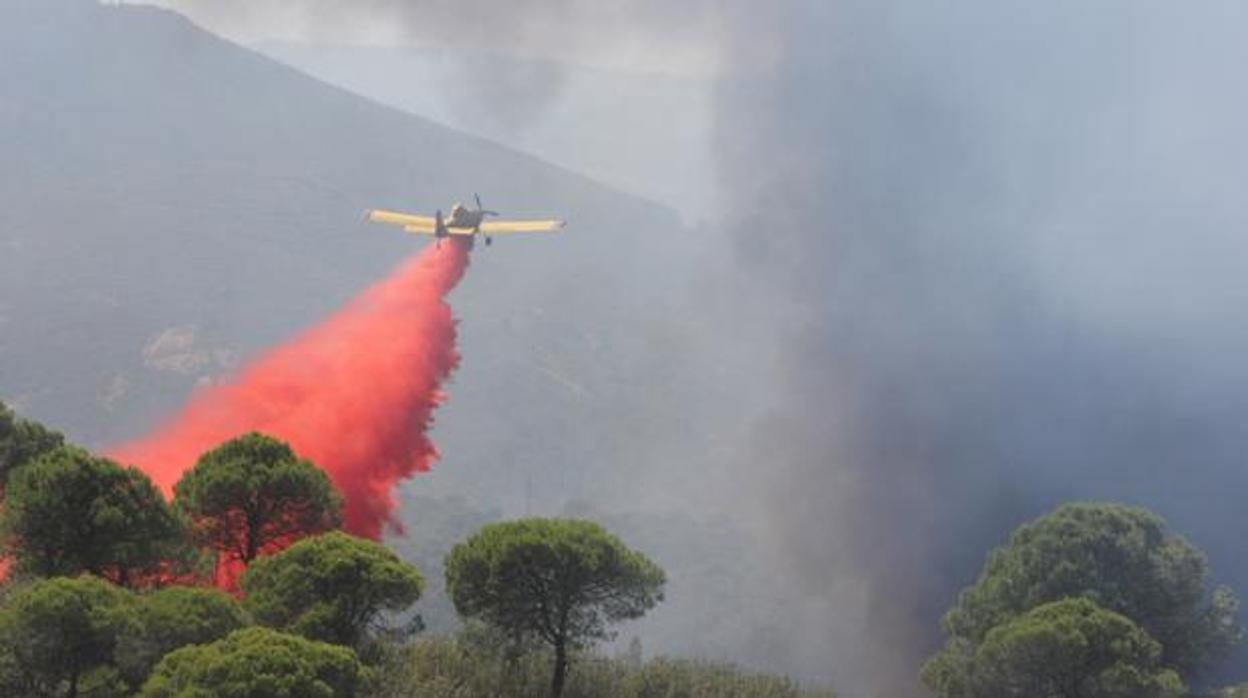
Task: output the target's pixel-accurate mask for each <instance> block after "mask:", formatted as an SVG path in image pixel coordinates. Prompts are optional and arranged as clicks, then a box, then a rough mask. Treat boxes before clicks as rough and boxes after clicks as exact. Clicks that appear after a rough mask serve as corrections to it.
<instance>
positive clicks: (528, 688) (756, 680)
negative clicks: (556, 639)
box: [373, 632, 835, 698]
mask: <svg viewBox="0 0 1248 698" xmlns="http://www.w3.org/2000/svg"><path fill="white" fill-rule="evenodd" d="M472 635H473V634H472V633H471V632H467V633H464V634H461V635H460V636H458V637H455V638H447V637H430V638H423V639H421V640H418V641H417V642H415V643H414V644H412V645H411V646H408V647H404V648H401V649H400V650H399V651H398V652H396V653H395V655H394V656H392V657H391V658H390V659H389V661H387V662H386V663H385V664H383V665H382V666H381V667H380V669H379V671H378V684H377V686H376V688H375V693H373V695H374V696H376V697H377V698H487V697H488V698H493V697H496V696H506V697H507V698H546V697H547V696H549V695H550V661H551V658H550V656H549V652H548V651H547V652H528V653H524V654H521V655H518V656H517V655H514V654H512V653H510V652H508V651H505V650H500V649H498V648H491V647H489V646H482V645H481V644H480V643H479V642H476V641H475V640H474V639H473V638H472ZM564 696H565V698H653V697H656V696H662V697H664V698H725V697H730V698H835V696H834V694H833V693H831V692H826V691H810V690H803V689H802V688H801V687H800V686H799V685H798V684H796V683H795V682H793V681H790V680H788V679H784V678H778V677H774V676H766V675H759V674H751V673H749V672H745V671H743V670H741V669H738V668H736V667H733V666H729V665H723V664H714V663H710V662H699V661H683V660H673V659H655V660H652V661H649V662H644V663H643V662H641V661H640V658H639V657H630V658H614V659H609V658H605V657H601V656H586V657H585V658H583V659H582V660H581V661H578V662H576V663H575V664H574V665H573V666H572V667H571V669H570V670H569V672H568V677H567V684H566V686H565V687H564Z"/></svg>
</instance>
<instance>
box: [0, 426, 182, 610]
mask: <svg viewBox="0 0 1248 698" xmlns="http://www.w3.org/2000/svg"><path fill="white" fill-rule="evenodd" d="M0 530H2V531H3V533H4V539H5V547H6V551H7V554H8V556H9V557H11V558H12V559H13V560H14V562H15V566H14V572H15V573H16V574H18V575H20V576H38V577H52V576H57V575H65V576H71V575H76V574H80V573H82V572H88V573H91V574H93V575H96V576H99V577H104V578H107V579H109V580H111V581H113V582H116V583H118V584H121V585H123V586H132V585H142V584H145V583H147V582H149V581H150V579H151V578H152V577H153V576H154V575H157V574H159V573H162V572H167V571H169V566H170V564H171V563H175V562H176V563H187V562H188V561H189V550H188V549H187V548H186V546H185V542H186V541H185V535H184V527H183V524H182V522H181V520H180V519H179V518H178V517H177V516H176V515H175V514H174V512H173V510H172V509H171V508H170V507H169V505H168V504H167V503H166V502H165V500H164V498H163V497H162V496H161V495H160V492H159V491H157V489H156V487H155V486H154V485H153V484H152V482H151V480H149V479H148V478H147V476H146V475H144V474H143V473H141V472H139V471H138V470H135V469H134V468H122V467H120V466H118V465H117V464H115V463H113V462H112V461H110V460H107V459H104V458H97V457H95V456H92V455H91V454H89V453H87V452H86V451H84V450H82V449H80V448H76V447H73V446H61V447H58V448H56V449H55V450H52V451H49V452H47V453H44V454H43V455H41V456H39V457H38V458H36V459H35V460H34V461H31V462H28V463H26V464H24V465H22V466H21V467H19V468H17V469H16V470H15V471H13V473H12V474H11V475H10V478H9V483H8V492H7V496H6V499H5V505H4V510H3V514H0Z"/></svg>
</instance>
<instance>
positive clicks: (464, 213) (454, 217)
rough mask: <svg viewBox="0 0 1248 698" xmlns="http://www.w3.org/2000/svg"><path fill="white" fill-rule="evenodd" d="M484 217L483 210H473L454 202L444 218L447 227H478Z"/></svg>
mask: <svg viewBox="0 0 1248 698" xmlns="http://www.w3.org/2000/svg"><path fill="white" fill-rule="evenodd" d="M484 218H485V211H481V210H476V211H473V210H472V209H469V208H467V207H465V206H464V205H463V204H455V205H454V206H452V207H451V215H450V216H449V217H448V218H447V219H446V226H447V227H448V228H478V227H480V226H481V221H482V220H483V219H484Z"/></svg>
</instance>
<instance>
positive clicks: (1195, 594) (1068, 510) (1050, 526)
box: [923, 503, 1241, 698]
mask: <svg viewBox="0 0 1248 698" xmlns="http://www.w3.org/2000/svg"><path fill="white" fill-rule="evenodd" d="M1208 576H1209V571H1208V565H1207V563H1206V561H1205V557H1204V555H1203V554H1202V553H1201V552H1200V551H1199V550H1197V549H1196V548H1195V547H1194V546H1192V545H1191V543H1189V542H1187V541H1186V540H1185V539H1183V538H1181V537H1179V536H1176V535H1173V534H1169V533H1167V532H1166V530H1165V522H1164V521H1162V520H1161V519H1160V518H1159V517H1157V516H1156V515H1154V514H1152V513H1150V512H1148V511H1146V510H1144V509H1139V508H1134V507H1127V506H1122V505H1117V504H1086V503H1079V504H1067V505H1064V506H1062V507H1059V508H1058V509H1057V510H1056V511H1054V512H1053V513H1051V514H1049V515H1047V516H1044V517H1042V518H1040V519H1038V520H1036V521H1034V522H1032V523H1029V524H1026V525H1024V526H1022V527H1020V528H1019V529H1018V530H1017V531H1016V532H1015V533H1014V534H1013V535H1012V536H1011V537H1010V540H1009V543H1008V544H1007V545H1006V546H1004V547H1002V548H999V549H997V550H994V551H993V552H992V553H991V554H990V555H989V557H988V562H987V564H986V565H985V566H984V570H983V572H982V573H981V574H980V577H979V580H978V581H977V582H976V583H975V585H974V586H972V587H970V588H969V589H967V590H965V591H963V592H962V594H961V595H960V596H959V598H958V602H957V604H956V605H955V606H954V608H953V609H952V610H950V611H949V613H948V614H946V616H945V618H944V621H943V625H944V629H945V633H946V635H947V636H948V640H947V642H946V644H945V646H944V648H943V649H942V650H941V651H940V652H939V653H937V654H936V655H935V656H934V657H933V658H932V659H931V660H929V662H928V664H927V665H926V666H925V667H924V669H923V679H924V682H925V683H926V684H927V685H928V686H929V687H930V688H931V689H933V690H934V691H936V693H937V694H938V695H940V696H942V697H943V698H964V697H970V696H996V695H1003V694H1001V693H998V692H996V691H988V692H984V691H981V690H979V689H978V688H977V683H976V677H977V675H978V672H980V671H982V667H980V666H979V662H978V661H977V658H982V657H981V655H980V653H981V651H983V650H984V648H985V647H986V643H987V642H988V640H989V639H992V638H994V635H993V633H994V632H997V631H998V630H999V629H1001V628H1003V627H1014V626H1012V625H1011V624H1012V623H1013V622H1014V621H1015V620H1016V619H1018V618H1019V617H1020V616H1024V615H1025V614H1028V613H1029V612H1030V611H1032V610H1033V609H1037V608H1038V607H1040V606H1043V605H1044V604H1047V603H1050V602H1054V601H1060V600H1063V599H1070V598H1084V599H1088V600H1090V601H1093V602H1095V603H1096V604H1097V605H1098V606H1099V607H1101V608H1102V609H1104V610H1106V611H1112V612H1114V613H1116V614H1121V616H1125V617H1126V618H1127V619H1130V621H1131V622H1133V623H1135V624H1136V625H1137V626H1139V628H1140V629H1141V631H1142V632H1143V633H1145V634H1146V636H1147V637H1148V638H1150V639H1151V640H1153V641H1155V642H1156V643H1157V644H1158V646H1159V647H1160V652H1161V654H1160V657H1159V665H1158V666H1160V667H1164V668H1167V669H1173V670H1174V671H1175V672H1176V673H1177V674H1178V675H1180V676H1183V677H1184V678H1191V677H1192V676H1194V675H1195V674H1196V673H1198V672H1199V671H1200V670H1201V669H1202V668H1204V667H1207V666H1209V665H1210V664H1212V663H1213V662H1215V661H1217V660H1218V659H1220V658H1221V657H1223V656H1224V655H1225V654H1226V653H1227V652H1228V650H1229V649H1230V648H1232V647H1233V646H1234V645H1235V644H1236V643H1237V642H1238V641H1239V639H1240V636H1241V632H1240V628H1239V626H1238V624H1237V622H1236V620H1235V616H1236V613H1237V611H1238V608H1239V602H1238V600H1237V599H1236V597H1235V595H1234V594H1233V593H1232V592H1231V591H1230V590H1229V589H1225V588H1218V589H1215V590H1213V591H1212V592H1210V591H1208V590H1207V588H1206V584H1207V579H1208ZM1046 617H1047V616H1046ZM1036 622H1038V619H1035V618H1031V619H1030V621H1029V623H1028V624H1026V625H1025V626H1024V627H1028V628H1035V627H1037V626H1036ZM1015 629H1016V630H1018V628H1015ZM1020 632H1021V630H1020ZM1002 637H1003V636H1001V635H996V636H995V638H996V640H997V641H998V644H999V642H1000V640H1001V639H1002ZM1004 637H1009V638H1016V637H1017V636H1016V635H1006V636H1004ZM1015 647H1017V645H1015ZM1140 668H1141V670H1142V671H1146V672H1147V671H1152V670H1153V669H1151V668H1145V667H1144V666H1143V665H1140ZM1027 695H1065V694H1061V693H1052V694H1034V693H1032V694H1027ZM1093 695H1118V694H1110V693H1095V694H1093ZM1141 695H1144V694H1141ZM1162 695H1164V694H1162Z"/></svg>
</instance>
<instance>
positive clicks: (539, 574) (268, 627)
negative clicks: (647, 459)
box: [0, 403, 817, 698]
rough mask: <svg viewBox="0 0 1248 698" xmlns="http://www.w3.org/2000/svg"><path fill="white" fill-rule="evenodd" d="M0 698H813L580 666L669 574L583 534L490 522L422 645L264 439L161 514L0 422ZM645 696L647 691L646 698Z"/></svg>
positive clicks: (315, 491) (389, 561)
mask: <svg viewBox="0 0 1248 698" xmlns="http://www.w3.org/2000/svg"><path fill="white" fill-rule="evenodd" d="M0 466H3V467H2V468H0V472H3V475H4V478H3V484H4V499H3V502H2V503H0V534H2V539H0V541H2V543H3V553H4V559H5V560H6V564H7V568H6V576H5V579H4V583H3V595H2V596H0V694H2V695H8V696H30V697H31V698H43V697H48V698H52V697H60V696H65V697H67V698H78V697H79V696H101V697H103V696H143V697H146V698H178V697H183V698H186V697H189V696H222V697H228V698H304V697H323V698H348V697H352V696H393V697H395V698H398V697H400V696H410V697H413V698H414V697H417V696H465V697H470V696H483V697H484V696H494V695H507V696H552V697H553V698H560V697H561V696H585V697H588V696H622V697H623V696H629V697H631V696H638V697H639V698H640V696H650V695H671V696H690V697H694V696H707V697H709V696H717V695H725V694H726V693H731V694H732V695H738V696H742V698H750V697H753V696H758V697H759V698H771V697H782V696H783V697H788V696H792V697H795V698H796V697H799V696H815V695H817V694H815V693H811V692H809V691H805V690H803V689H801V688H800V687H799V686H798V685H796V684H795V683H793V682H790V681H788V680H785V679H782V678H774V677H767V676H761V675H753V674H748V673H745V672H742V671H741V670H739V669H736V668H734V667H731V666H727V665H716V664H710V663H705V662H698V661H679V660H669V659H662V658H659V659H652V660H650V661H643V658H642V657H641V649H640V646H639V645H635V646H634V647H630V651H629V653H628V654H627V655H625V656H620V657H617V658H608V657H606V656H605V655H600V654H597V653H595V651H594V648H595V646H596V645H597V643H599V642H601V641H603V640H607V639H610V638H612V637H614V627H615V626H616V625H617V624H618V623H620V622H621V621H624V620H628V619H634V618H639V617H641V616H642V615H645V614H646V613H647V612H649V611H651V610H652V609H654V608H655V607H656V606H657V605H658V604H659V603H660V602H661V601H662V600H663V595H664V586H665V584H666V575H665V573H664V572H663V570H662V569H661V568H660V567H659V566H658V565H656V564H655V563H654V562H652V561H651V560H650V559H648V558H647V557H646V556H645V555H644V554H643V553H641V552H638V551H635V550H633V549H630V548H629V547H627V546H626V545H625V544H624V543H623V542H622V541H621V540H620V539H618V538H617V537H615V536H614V535H612V534H610V533H608V532H607V531H606V530H605V529H603V528H602V527H601V526H600V525H599V524H596V523H594V522H591V521H588V520H584V519H537V518H531V519H522V520H518V521H508V522H500V523H493V524H489V525H486V526H484V527H482V528H481V529H480V530H478V531H477V532H476V533H474V534H472V535H471V536H469V537H468V538H467V539H465V540H464V541H462V542H460V543H459V544H458V545H456V546H455V547H454V549H453V550H451V552H450V554H449V555H447V557H446V560H445V563H444V567H445V588H446V589H447V591H448V594H449V596H450V598H451V599H452V601H453V604H454V607H455V610H456V611H457V613H458V614H459V615H460V616H461V617H462V618H463V619H464V621H465V625H464V626H463V628H462V629H461V630H459V631H457V632H454V633H451V634H442V635H429V634H425V633H422V632H421V630H422V628H423V624H422V623H421V621H420V617H419V615H413V613H414V612H418V610H419V609H418V607H414V606H415V605H416V604H417V602H418V601H419V599H420V598H421V594H422V592H423V591H424V588H425V579H424V577H423V576H422V574H421V572H420V571H419V570H418V569H417V568H416V567H414V566H413V565H411V564H409V563H408V562H405V561H403V560H401V559H400V558H399V557H398V556H397V555H396V554H395V553H394V552H393V551H391V550H390V549H389V548H387V547H386V546H384V545H382V544H379V543H376V542H373V541H370V540H366V539H362V538H357V537H355V536H351V535H348V534H346V533H343V532H341V531H339V530H337V528H338V526H339V524H340V521H341V518H340V513H341V508H342V497H341V496H340V495H339V494H338V493H337V492H336V491H335V489H334V487H333V485H332V484H331V483H330V481H329V478H328V477H327V476H326V475H325V473H324V472H322V471H321V470H320V469H319V468H317V466H316V465H315V464H313V463H311V462H310V461H307V460H305V459H301V458H300V457H299V456H298V455H297V454H295V453H294V452H293V451H291V449H290V448H289V447H288V446H287V445H286V444H283V443H281V442H280V441H276V440H274V439H272V438H269V437H267V436H264V435H261V434H254V433H253V434H246V435H243V436H240V437H238V438H236V439H233V440H231V441H229V442H226V443H224V444H222V445H220V446H219V447H217V448H215V449H213V450H212V451H210V452H208V453H205V454H204V455H203V457H201V458H200V460H199V462H198V463H197V464H196V465H195V467H194V468H193V469H192V470H190V471H189V472H188V473H186V475H185V476H184V477H183V479H182V480H181V481H180V482H178V484H177V485H176V486H175V488H174V497H173V499H172V501H166V499H165V498H164V497H163V495H162V494H161V493H160V492H159V491H158V490H157V489H156V488H155V487H154V486H153V485H152V483H151V481H150V480H149V479H148V478H147V476H146V475H144V474H143V473H142V472H140V471H138V470H136V469H134V468H128V467H125V466H123V465H120V464H118V463H115V462H112V461H110V460H108V459H106V458H101V457H98V456H95V455H93V454H91V453H89V452H88V451H86V450H84V449H82V448H80V447H78V446H75V445H73V444H70V443H67V442H66V441H65V439H64V437H63V436H61V435H60V434H59V433H57V432H55V431H52V430H50V429H47V428H45V427H43V426H42V425H39V424H38V423H35V422H32V421H29V420H26V419H23V418H21V417H18V416H17V415H16V414H15V413H14V412H13V411H12V410H11V409H9V408H8V407H7V406H5V405H3V403H0ZM656 691H657V693H656Z"/></svg>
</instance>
